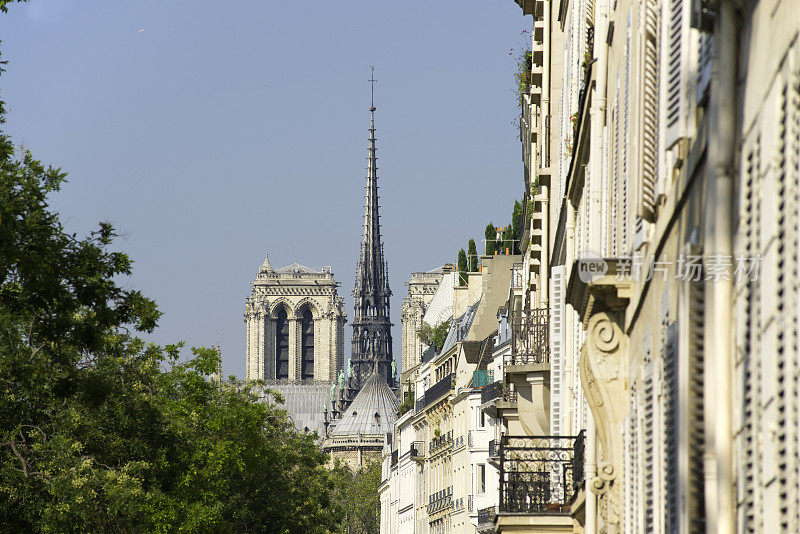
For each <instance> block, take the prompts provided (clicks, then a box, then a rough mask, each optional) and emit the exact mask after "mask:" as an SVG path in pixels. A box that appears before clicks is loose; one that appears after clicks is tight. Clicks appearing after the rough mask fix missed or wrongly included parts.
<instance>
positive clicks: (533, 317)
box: [505, 308, 550, 365]
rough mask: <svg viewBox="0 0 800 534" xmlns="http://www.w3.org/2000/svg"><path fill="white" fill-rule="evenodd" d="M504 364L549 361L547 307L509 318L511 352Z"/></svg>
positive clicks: (529, 363) (516, 314)
mask: <svg viewBox="0 0 800 534" xmlns="http://www.w3.org/2000/svg"><path fill="white" fill-rule="evenodd" d="M505 363H506V365H531V364H548V363H550V315H549V310H548V309H547V308H537V309H534V310H529V311H528V313H527V314H526V316H525V317H522V316H521V315H520V314H519V313H515V314H514V316H513V317H512V318H511V354H509V355H507V356H506V362H505Z"/></svg>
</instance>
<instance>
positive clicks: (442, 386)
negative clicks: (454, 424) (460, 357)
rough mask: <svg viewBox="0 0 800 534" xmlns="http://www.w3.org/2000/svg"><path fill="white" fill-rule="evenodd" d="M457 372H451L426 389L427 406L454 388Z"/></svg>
mask: <svg viewBox="0 0 800 534" xmlns="http://www.w3.org/2000/svg"><path fill="white" fill-rule="evenodd" d="M455 376H456V375H455V373H450V374H449V375H447V376H446V377H444V378H442V379H441V380H439V381H438V382H436V383H435V384H434V385H432V386H431V387H429V388H428V389H426V390H425V407H426V408H427V407H428V406H430V405H431V404H433V403H434V402H436V401H437V400H439V399H441V398H442V397H444V396H445V395H447V394H448V393H450V391H451V390H452V389H453V380H454V378H455Z"/></svg>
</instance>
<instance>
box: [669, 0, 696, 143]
mask: <svg viewBox="0 0 800 534" xmlns="http://www.w3.org/2000/svg"><path fill="white" fill-rule="evenodd" d="M667 1H668V2H669V3H668V5H667V14H668V17H667V20H666V21H665V24H666V28H665V29H666V39H667V41H666V53H667V58H666V62H662V64H663V65H664V69H665V77H666V78H665V79H666V106H665V107H666V111H665V113H666V116H665V121H666V148H670V147H671V146H672V145H674V144H675V143H676V142H677V141H678V140H679V139H682V138H685V137H687V136H688V135H689V117H690V114H691V109H690V107H689V99H688V98H687V95H688V94H689V84H690V79H689V73H690V72H694V67H695V63H696V57H695V56H694V54H693V53H692V51H693V49H694V48H695V47H694V46H692V38H693V37H694V38H696V35H695V33H694V30H692V29H691V28H690V26H689V18H690V17H689V14H690V13H689V1H690V0H667ZM695 53H696V51H695Z"/></svg>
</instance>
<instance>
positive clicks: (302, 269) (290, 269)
mask: <svg viewBox="0 0 800 534" xmlns="http://www.w3.org/2000/svg"><path fill="white" fill-rule="evenodd" d="M278 272H279V273H307V274H316V273H319V274H322V271H318V270H316V269H312V268H311V267H306V266H305V265H300V264H299V263H297V262H294V263H292V264H291V265H287V266H286V267H281V268H280V269H278Z"/></svg>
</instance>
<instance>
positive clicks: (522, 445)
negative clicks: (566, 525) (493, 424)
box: [499, 435, 583, 515]
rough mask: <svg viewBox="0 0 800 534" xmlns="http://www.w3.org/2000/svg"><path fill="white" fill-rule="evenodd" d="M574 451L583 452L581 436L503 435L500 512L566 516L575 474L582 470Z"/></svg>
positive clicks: (501, 445)
mask: <svg viewBox="0 0 800 534" xmlns="http://www.w3.org/2000/svg"><path fill="white" fill-rule="evenodd" d="M579 443H580V445H578V444H579ZM578 451H580V452H581V453H582V451H583V435H578V436H503V437H502V438H501V440H500V452H499V454H500V512H506V513H523V514H531V515H539V514H555V515H569V513H570V505H571V504H572V500H573V498H574V496H575V493H576V482H577V475H578V474H580V473H582V472H583V458H582V454H581V458H579V459H576V452H578ZM578 463H580V467H578V465H577V464H578ZM581 478H582V477H581Z"/></svg>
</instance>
